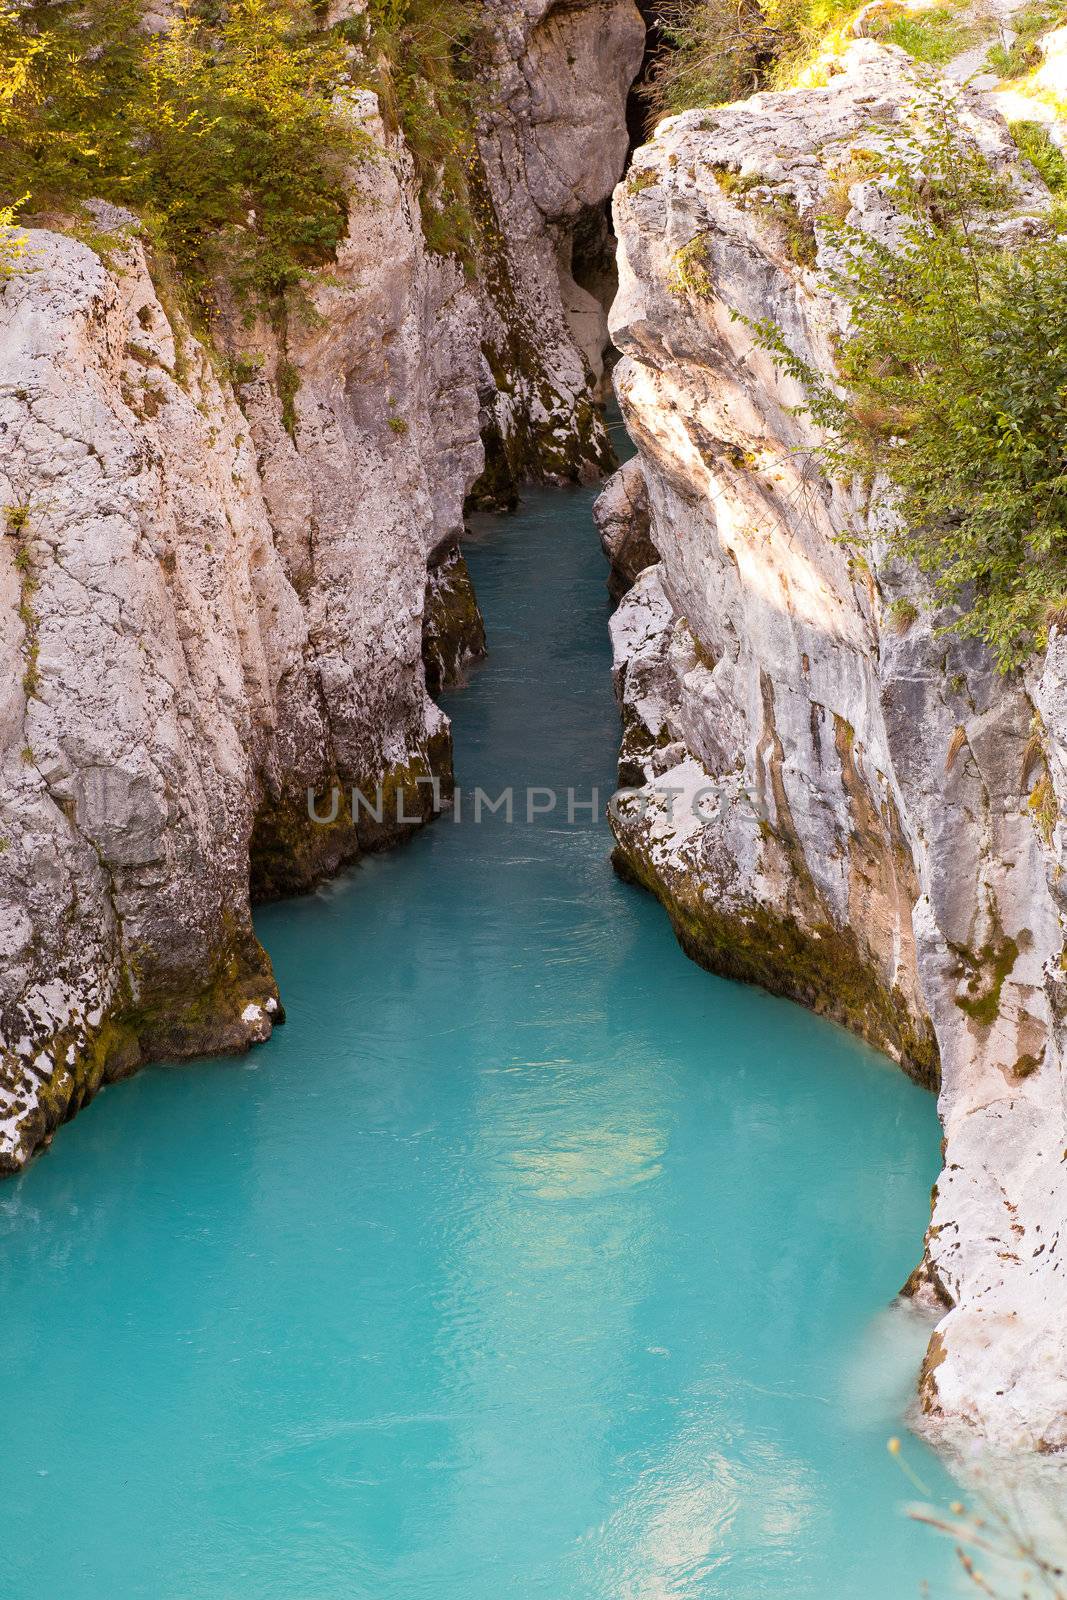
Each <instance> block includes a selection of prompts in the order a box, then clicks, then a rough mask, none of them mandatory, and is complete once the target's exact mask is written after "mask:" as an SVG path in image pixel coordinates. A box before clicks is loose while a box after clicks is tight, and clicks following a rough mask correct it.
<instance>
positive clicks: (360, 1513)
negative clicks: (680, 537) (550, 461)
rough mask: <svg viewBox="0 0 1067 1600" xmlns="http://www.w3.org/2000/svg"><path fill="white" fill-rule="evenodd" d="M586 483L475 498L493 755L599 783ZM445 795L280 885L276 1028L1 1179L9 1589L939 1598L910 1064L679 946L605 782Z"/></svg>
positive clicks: (476, 741)
mask: <svg viewBox="0 0 1067 1600" xmlns="http://www.w3.org/2000/svg"><path fill="white" fill-rule="evenodd" d="M591 499H592V492H591V491H584V490H571V491H566V490H545V491H541V492H536V493H531V494H530V496H529V498H528V499H527V501H526V502H525V504H524V507H523V509H522V511H521V512H520V513H519V514H518V515H516V516H514V517H511V518H507V519H497V520H493V521H487V522H485V523H484V524H483V525H482V527H481V528H480V529H479V530H478V534H477V539H476V542H475V544H474V545H473V547H472V549H471V551H470V563H471V567H472V570H473V573H474V577H475V583H476V587H477V589H478V594H479V597H480V599H481V602H482V606H483V610H484V611H485V615H486V620H487V626H488V633H489V640H490V646H491V652H492V653H491V656H490V659H489V660H488V661H487V662H486V663H485V665H484V666H482V667H481V668H479V669H478V670H477V671H476V673H475V674H474V676H473V680H472V682H471V684H470V686H469V687H468V688H466V689H465V690H463V691H462V692H459V693H456V694H452V695H450V696H449V697H448V700H447V709H448V710H449V712H450V714H451V715H452V716H453V717H454V720H455V732H456V764H457V770H458V774H459V777H460V780H461V782H462V784H463V785H464V786H465V788H466V789H467V791H468V793H470V791H472V790H473V788H474V786H475V785H481V786H483V787H484V788H485V789H486V790H487V791H488V792H490V793H492V794H494V795H495V794H496V792H497V791H499V790H500V789H502V788H503V787H504V786H506V785H515V786H516V787H517V788H521V787H522V786H525V785H527V784H535V785H545V786H551V785H557V786H560V787H561V788H563V789H566V788H567V787H568V786H570V787H573V788H574V789H575V790H576V791H578V794H579V798H584V797H587V796H588V793H589V790H590V788H591V787H592V786H593V785H597V786H599V788H600V790H601V793H602V797H603V798H606V796H607V794H608V793H610V789H611V785H612V776H613V761H614V752H615V747H616V741H617V717H616V711H615V707H614V704H613V702H612V696H611V687H610V678H609V673H608V658H609V651H608V644H607V634H606V621H607V615H608V603H607V598H606V594H605V590H604V577H605V572H604V567H603V563H602V560H601V557H600V552H599V549H598V547H597V544H596V540H595V537H594V534H593V531H592V526H591V522H590V518H589V506H590V502H591ZM463 815H464V820H463V821H462V822H460V823H459V824H457V823H456V822H455V821H453V820H451V819H450V818H449V817H447V816H446V817H444V818H442V819H441V820H440V821H439V822H438V823H437V824H436V825H435V826H434V827H432V828H430V829H427V830H425V831H424V832H423V833H422V834H420V836H419V837H418V838H416V839H415V840H414V841H413V842H412V843H411V844H410V845H409V846H407V847H406V848H404V849H402V850H399V851H396V852H394V853H392V854H390V855H387V856H382V857H379V858H376V859H373V860H370V861H368V862H367V863H366V864H365V865H363V866H361V867H360V868H359V869H358V870H357V871H354V872H352V873H351V874H349V875H347V876H346V877H344V878H343V879H342V880H340V881H339V882H337V883H335V884H332V885H330V886H329V887H327V888H326V889H324V890H323V891H322V892H320V893H318V894H316V895H312V896H309V897H307V898H305V899H303V900H299V901H296V902H291V903H287V904H284V905H278V906H272V907H270V908H268V909H265V910H263V911H262V912H261V913H260V915H259V917H258V927H259V930H260V934H261V937H262V938H263V940H264V942H265V944H266V945H267V947H268V948H269V950H270V952H271V954H272V956H273V958H274V961H275V964H276V967H277V972H278V976H279V980H280V983H281V987H282V991H283V994H284V997H285V1000H286V1004H287V1006H288V1009H289V1017H290V1021H289V1023H288V1025H287V1026H286V1027H285V1028H284V1029H281V1030H279V1031H278V1032H277V1034H276V1035H275V1038H274V1039H273V1040H272V1041H271V1042H270V1044H268V1045H266V1046H265V1047H263V1048H261V1049H259V1050H257V1051H255V1052H254V1053H253V1054H252V1055H250V1056H248V1057H247V1058H245V1059H243V1060H240V1061H229V1062H205V1063H201V1064H194V1065H192V1066H186V1067H182V1068H180V1069H172V1068H157V1069H153V1070H150V1071H148V1072H145V1073H143V1074H142V1075H141V1076H140V1077H139V1078H137V1079H135V1080H134V1081H132V1082H130V1083H128V1084H122V1085H119V1086H117V1087H115V1088H113V1089H110V1090H108V1091H106V1092H105V1093H104V1094H102V1095H101V1096H100V1097H99V1098H98V1099H97V1101H96V1102H95V1103H94V1104H93V1105H92V1106H91V1107H90V1108H89V1109H88V1110H87V1111H86V1112H85V1113H84V1114H83V1115H82V1116H81V1117H80V1118H78V1120H77V1121H76V1122H75V1123H74V1124H72V1125H71V1126H70V1127H69V1128H66V1129H64V1130H63V1132H62V1133H61V1134H60V1136H59V1137H58V1139H57V1140H56V1143H55V1146H54V1149H53V1150H52V1151H51V1152H50V1153H49V1154H48V1155H47V1156H46V1157H44V1158H43V1159H42V1160H40V1161H39V1162H37V1163H36V1164H34V1165H33V1166H32V1167H31V1168H30V1169H29V1170H28V1171H27V1172H26V1173H25V1174H24V1175H23V1176H22V1177H21V1178H20V1179H18V1180H17V1181H15V1182H13V1183H9V1184H7V1185H6V1186H5V1187H3V1188H0V1234H2V1238H0V1247H2V1256H0V1294H2V1306H3V1312H2V1319H3V1320H2V1327H3V1338H4V1345H5V1359H4V1360H3V1363H2V1365H0V1402H2V1410H3V1416H4V1418H5V1427H4V1436H5V1444H4V1448H3V1451H2V1452H0V1474H2V1478H3V1481H4V1498H3V1504H4V1507H5V1513H6V1514H5V1518H4V1537H3V1544H2V1556H0V1595H3V1596H5V1597H8V1600H134V1597H137V1600H141V1597H144V1600H503V1597H505V1596H514V1597H516V1600H668V1597H677V1600H709V1597H723V1600H755V1597H757V1596H758V1597H760V1600H763V1597H767V1600H771V1597H773V1600H906V1597H909V1596H914V1595H917V1594H918V1593H919V1592H920V1583H921V1582H922V1580H924V1579H925V1580H929V1583H930V1590H929V1592H930V1594H932V1595H933V1596H935V1597H936V1596H938V1595H942V1594H947V1593H949V1592H954V1590H953V1589H952V1588H951V1587H950V1585H951V1580H950V1577H949V1573H950V1560H951V1557H950V1553H949V1552H947V1551H946V1550H945V1549H943V1548H942V1547H941V1546H940V1545H939V1544H938V1543H937V1541H936V1539H935V1536H934V1535H932V1534H931V1533H930V1532H929V1531H928V1530H926V1529H924V1528H921V1527H919V1526H917V1525H916V1524H914V1523H913V1522H911V1521H909V1520H908V1519H907V1518H906V1517H905V1515H904V1513H903V1510H902V1506H903V1503H904V1502H905V1501H906V1500H907V1499H908V1498H909V1495H910V1494H911V1490H910V1488H909V1485H908V1484H907V1483H906V1481H905V1480H904V1478H903V1476H902V1474H901V1472H900V1470H899V1468H898V1466H897V1465H896V1464H895V1463H894V1461H893V1460H892V1459H891V1458H890V1456H889V1454H888V1453H887V1451H886V1441H887V1439H888V1438H889V1436H890V1435H891V1434H894V1433H898V1432H900V1431H901V1430H902V1427H903V1423H902V1414H903V1408H904V1406H905V1404H906V1403H907V1400H908V1395H909V1387H910V1385H911V1384H912V1383H913V1382H914V1373H915V1369H916V1366H917V1363H918V1359H919V1352H920V1350H921V1347H922V1344H923V1341H924V1339H925V1330H924V1329H917V1328H915V1327H913V1326H911V1325H910V1323H909V1319H908V1318H907V1317H904V1316H898V1315H894V1314H893V1313H892V1312H890V1311H888V1310H887V1309H886V1307H887V1304H888V1302H889V1301H890V1299H891V1297H892V1295H893V1292H894V1291H895V1290H896V1289H897V1288H898V1286H899V1285H900V1283H901V1282H902V1281H903V1279H904V1278H905V1276H906V1275H907V1273H908V1271H909V1270H910V1268H911V1267H912V1266H913V1265H914V1263H915V1260H916V1257H917V1253H918V1251H919V1248H920V1240H921V1237H922V1231H923V1226H924V1224H925V1221H926V1219H927V1214H928V1205H929V1199H928V1197H929V1189H930V1184H931V1182H932V1181H933V1179H934V1177H935V1176H936V1172H937V1166H938V1159H937V1157H938V1128H937V1122H936V1117H935V1111H934V1103H933V1100H932V1098H930V1097H929V1096H927V1095H925V1094H924V1093H923V1092H922V1091H920V1090H919V1089H917V1088H915V1087H913V1086H912V1085H911V1084H910V1083H909V1082H907V1081H906V1079H905V1078H904V1077H903V1076H902V1075H901V1074H900V1073H899V1072H897V1071H896V1070H895V1069H894V1068H892V1067H891V1066H890V1065H889V1064H888V1063H887V1062H885V1061H884V1060H883V1059H882V1058H880V1057H879V1056H877V1055H876V1054H875V1053H874V1052H872V1051H870V1050H868V1049H866V1048H864V1047H863V1046H862V1045H860V1044H858V1043H857V1042H856V1041H855V1040H853V1039H851V1038H850V1037H849V1036H848V1035H846V1034H845V1033H843V1032H842V1031H840V1030H839V1029H837V1028H835V1027H833V1026H831V1025H829V1024H826V1023H823V1022H821V1021H819V1020H818V1019H816V1018H814V1017H812V1016H810V1015H808V1014H807V1013H805V1012H804V1011H802V1010H800V1009H799V1008H797V1007H795V1006H791V1005H789V1004H787V1003H785V1002H783V1001H779V1000H774V999H771V998H770V997H768V996H766V995H764V994H762V993H759V992H757V991H755V990H750V989H746V988H743V987H741V986H739V985H736V984H730V983H726V982H722V981H720V980H718V979H715V978H712V977H710V976H709V975H708V974H707V973H705V972H702V971H701V970H700V969H698V968H697V967H696V966H694V965H692V964H691V963H690V962H688V961H687V960H686V959H685V957H684V956H683V955H682V954H681V952H680V951H679V949H678V948H677V946H676V944H675V942H674V939H673V937H672V935H671V932H670V929H669V927H668V925H667V921H666V918H665V917H664V915H663V913H662V911H661V910H660V909H659V907H658V906H657V905H656V903H655V902H654V901H653V900H652V899H651V898H650V897H648V896H646V895H644V894H642V893H641V892H640V891H638V890H636V889H633V888H630V887H627V886H624V885H623V884H621V883H619V882H618V881H617V880H616V879H615V878H614V876H613V874H612V872H611V869H610V867H609V864H608V849H609V843H610V839H609V835H608V832H607V829H606V826H605V824H604V823H603V822H602V821H600V820H596V821H593V820H592V819H591V818H590V817H589V815H588V814H587V813H586V812H580V813H578V814H577V817H576V821H575V823H574V824H573V825H570V824H568V822H567V819H566V816H565V815H562V816H561V815H559V814H557V815H554V816H551V815H550V816H546V817H543V818H541V819H539V820H538V821H537V822H535V823H534V824H533V825H529V826H527V825H526V824H525V823H524V822H522V821H519V820H516V822H515V823H514V824H513V825H510V826H509V825H508V823H507V822H506V820H505V818H504V815H503V813H502V812H501V813H498V814H497V815H496V816H490V815H488V814H486V813H483V816H482V820H481V822H480V823H479V824H477V825H476V824H475V822H474V821H473V817H472V816H471V808H470V807H466V808H465V809H464V813H463ZM906 1454H907V1455H908V1458H909V1459H910V1461H911V1463H912V1465H913V1466H914V1467H915V1468H916V1469H917V1470H918V1471H920V1472H921V1474H922V1475H923V1476H924V1477H925V1478H927V1479H928V1480H929V1481H930V1483H931V1485H932V1487H933V1489H934V1490H935V1492H936V1493H938V1494H946V1493H948V1489H947V1485H946V1484H945V1481H944V1479H943V1478H942V1476H941V1475H940V1473H939V1470H938V1468H937V1465H936V1463H935V1462H934V1461H933V1460H932V1458H931V1457H930V1456H929V1455H928V1454H927V1453H926V1452H925V1451H924V1450H923V1449H922V1447H921V1446H920V1445H918V1444H917V1443H915V1442H913V1441H912V1442H909V1443H908V1444H907V1445H906Z"/></svg>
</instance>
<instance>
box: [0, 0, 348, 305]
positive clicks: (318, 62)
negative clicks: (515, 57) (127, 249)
mask: <svg viewBox="0 0 1067 1600" xmlns="http://www.w3.org/2000/svg"><path fill="white" fill-rule="evenodd" d="M141 10H142V7H141V4H140V3H139V0H85V3H84V4H82V5H80V6H76V7H72V6H71V5H69V4H65V3H63V0H36V3H31V4H30V5H29V6H28V7H27V8H26V9H25V10H24V11H22V12H21V13H20V14H19V18H17V19H16V20H15V23H13V22H12V18H13V15H14V14H13V13H11V12H5V13H3V14H0V35H2V37H3V38H4V40H5V42H10V38H11V34H12V30H13V29H14V31H15V32H16V34H17V36H18V38H19V39H22V40H25V39H27V38H30V39H32V41H33V50H32V52H31V51H29V50H28V49H27V48H23V49H22V50H21V54H20V53H19V52H18V51H15V52H14V53H13V54H11V55H8V54H5V65H4V67H3V69H2V74H3V75H2V78H0V83H2V85H3V87H2V89H0V192H4V191H6V192H9V193H19V192H22V191H25V192H26V193H27V195H28V203H29V204H30V205H31V206H32V207H33V208H35V209H37V210H48V209H51V208H64V207H69V206H70V205H71V204H72V203H76V202H78V201H80V200H82V199H85V198H88V197H90V196H96V197H100V198H103V199H107V200H113V201H117V202H120V203H122V204H125V205H128V206H131V207H133V208H134V209H135V210H136V211H139V212H140V213H142V214H143V215H144V217H145V219H146V221H147V224H148V227H149V229H150V232H151V233H152V234H154V236H155V237H156V239H157V240H158V242H159V243H160V244H161V245H162V247H163V248H164V249H165V250H166V251H167V252H168V253H169V254H170V255H171V256H172V257H173V259H174V260H175V262H176V263H177V264H178V266H179V268H180V270H181V271H182V272H183V274H184V275H185V276H186V277H187V278H188V279H190V280H192V281H194V282H195V283H196V284H198V285H199V287H200V289H201V291H202V292H205V293H206V292H207V290H208V285H209V283H210V279H211V277H212V275H213V274H214V273H216V272H224V273H225V274H226V275H227V276H228V277H229V278H230V279H231V280H232V282H233V284H234V286H235V288H236V290H237V292H238V293H239V295H241V296H242V297H244V298H245V299H247V300H248V301H250V302H255V303H259V304H270V303H273V302H276V301H277V300H278V298H279V297H281V296H284V295H285V294H286V293H287V292H288V291H289V290H290V289H292V288H293V287H294V286H295V285H296V284H298V283H299V282H300V281H301V279H302V278H303V277H304V276H305V274H306V272H307V270H308V269H309V268H310V267H313V266H315V265H317V264H319V263H321V262H323V261H325V260H327V259H328V258H329V256H330V255H331V253H332V252H333V250H334V248H335V246H336V244H337V242H338V240H339V238H340V237H341V235H342V234H343V231H344V228H345V223H346V215H347V196H346V190H345V183H344V162H345V160H346V158H347V157H349V156H350V155H351V153H352V151H353V148H354V146H355V145H356V144H357V143H358V141H359V140H360V138H361V137H362V136H361V135H358V134H357V133H356V132H355V131H354V130H353V129H352V128H351V127H349V126H346V124H345V121H344V119H343V118H342V117H340V116H338V115H337V113H336V111H335V106H334V97H335V95H336V93H337V92H338V90H339V89H340V88H341V87H342V85H343V83H344V80H345V75H346V72H347V66H348V54H349V53H348V51H347V49H346V47H345V45H344V42H343V41H342V40H341V39H340V38H339V37H338V36H337V35H336V34H334V33H332V32H331V33H327V32H323V31H322V30H321V29H320V28H319V27H318V26H317V24H316V21H315V18H314V15H313V13H312V11H311V9H310V7H308V6H306V5H305V4H304V3H303V0H233V3H232V4H231V5H230V6H229V7H228V8H227V10H226V12H225V14H224V16H223V18H222V20H221V21H219V22H218V23H217V24H215V25H209V24H208V22H206V21H205V20H204V19H203V17H202V16H200V15H199V14H197V13H196V12H195V11H194V10H193V9H192V8H191V6H190V5H189V4H185V5H183V6H182V7H181V8H180V9H179V11H178V13H177V15H176V16H175V17H174V18H173V20H172V21H171V23H170V25H169V26H168V27H167V28H166V29H165V30H164V31H163V32H161V33H155V34H149V35H146V34H145V33H144V32H143V31H142V30H141V27H140V23H141Z"/></svg>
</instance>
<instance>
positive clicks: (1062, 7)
mask: <svg viewBox="0 0 1067 1600" xmlns="http://www.w3.org/2000/svg"><path fill="white" fill-rule="evenodd" d="M1064 21H1067V0H1030V3H1029V4H1028V5H1024V6H1022V7H1020V9H1019V10H1017V11H1013V12H1012V13H1011V15H1010V16H1009V17H1008V18H1007V25H1008V26H1009V27H1010V28H1011V30H1012V32H1013V33H1014V34H1015V38H1014V39H1013V41H1012V43H1011V45H1010V46H1008V47H1005V46H1004V45H1002V44H995V45H993V46H992V48H991V49H990V50H989V52H988V54H987V56H986V61H987V63H988V65H989V66H990V67H992V69H993V71H994V72H999V73H1000V75H1001V77H1002V78H1021V77H1022V76H1023V74H1024V73H1027V72H1030V71H1032V70H1033V68H1034V67H1036V66H1039V65H1040V62H1041V51H1040V49H1039V47H1038V43H1037V41H1038V39H1039V38H1040V37H1041V35H1042V34H1044V33H1048V32H1049V31H1050V30H1051V29H1052V28H1058V27H1060V26H1061V25H1062V23H1063V22H1064Z"/></svg>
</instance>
